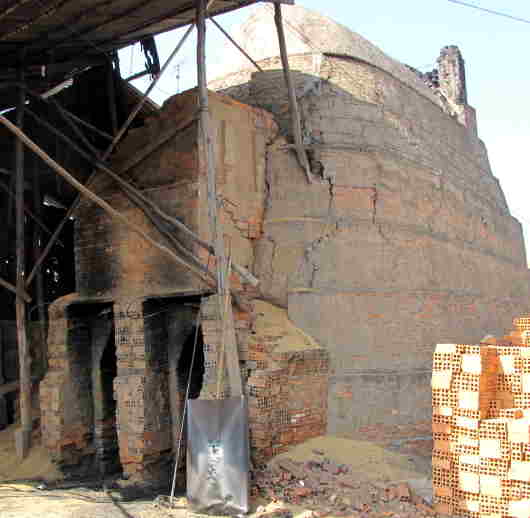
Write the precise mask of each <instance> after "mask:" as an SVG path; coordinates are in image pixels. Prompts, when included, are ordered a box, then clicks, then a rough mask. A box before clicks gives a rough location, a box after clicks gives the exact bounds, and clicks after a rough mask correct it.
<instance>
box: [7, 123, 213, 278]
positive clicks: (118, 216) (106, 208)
mask: <svg viewBox="0 0 530 518" xmlns="http://www.w3.org/2000/svg"><path fill="white" fill-rule="evenodd" d="M0 123H1V124H3V125H4V126H5V127H6V128H7V129H8V130H9V131H11V133H13V134H14V135H16V136H17V137H18V140H20V141H22V143H23V144H24V145H25V146H27V147H28V148H29V149H31V151H33V152H34V153H35V154H36V155H38V156H39V157H40V158H41V159H42V160H43V161H44V162H45V163H46V164H47V165H48V166H50V167H51V168H52V169H53V170H54V171H55V172H56V173H57V174H58V175H60V176H62V177H63V178H64V179H65V180H66V181H67V182H68V183H69V184H70V185H72V187H74V188H75V189H77V190H78V191H79V192H80V193H81V194H83V195H84V196H85V197H87V198H88V199H89V200H91V201H92V202H94V203H95V204H96V205H98V206H99V207H101V208H102V209H103V210H104V211H105V212H107V213H108V214H109V215H111V216H113V217H114V218H115V219H117V220H118V221H120V222H121V223H123V224H124V225H125V226H126V227H128V228H129V229H130V230H132V231H133V232H135V233H136V234H138V235H139V236H140V237H142V238H143V239H144V240H145V241H147V242H148V243H150V244H151V245H152V246H154V247H155V248H157V249H158V250H160V251H161V252H163V253H164V254H166V255H167V256H169V257H170V258H171V259H172V260H173V261H174V262H176V263H177V264H179V265H180V266H183V267H184V268H186V269H187V270H189V271H190V272H191V273H194V274H195V275H197V276H198V277H199V278H201V280H203V281H205V282H206V283H207V284H208V285H211V281H210V280H209V279H205V276H204V274H203V272H201V271H200V270H198V269H197V268H195V267H194V266H191V265H190V264H189V263H187V262H186V261H185V260H183V259H182V258H181V257H179V256H178V255H176V254H175V253H174V252H173V251H172V250H170V249H169V248H167V247H166V246H164V245H161V244H160V243H158V242H157V241H155V240H154V239H153V238H152V237H151V236H150V235H149V234H148V233H147V232H145V231H144V230H143V229H141V228H140V227H139V226H137V225H136V224H135V223H133V222H131V221H130V220H129V218H127V216H125V215H123V214H121V213H120V212H118V211H117V210H115V209H114V208H113V207H111V206H110V205H109V204H108V203H107V202H106V201H105V200H103V199H102V198H100V197H99V196H97V195H96V194H94V193H93V192H92V191H91V190H90V189H88V188H87V187H85V186H84V185H83V184H82V183H81V182H79V181H77V180H76V179H75V178H74V177H73V176H72V175H71V174H70V173H69V172H68V171H67V170H66V169H64V168H63V167H61V166H60V165H59V164H58V163H57V162H55V160H53V159H52V158H51V157H50V156H49V155H48V154H47V153H46V152H45V151H44V150H43V149H41V148H40V147H39V146H38V145H37V144H35V142H33V141H32V140H31V139H30V138H29V137H28V136H27V135H26V134H25V133H24V132H22V131H20V130H19V129H18V128H17V127H16V126H15V125H14V124H12V123H11V122H10V121H9V120H8V119H6V118H5V117H4V116H2V115H0Z"/></svg>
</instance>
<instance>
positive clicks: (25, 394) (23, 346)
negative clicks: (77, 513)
mask: <svg viewBox="0 0 530 518" xmlns="http://www.w3.org/2000/svg"><path fill="white" fill-rule="evenodd" d="M23 57H24V56H23V51H22V53H21V55H20V62H19V68H18V80H19V81H20V82H22V83H23V82H24V59H23ZM25 104H26V90H25V89H24V88H20V90H19V97H18V106H17V118H16V122H17V126H18V128H17V126H15V125H14V124H12V123H11V122H9V121H8V122H9V124H10V125H11V126H13V127H14V128H15V129H16V130H17V131H20V130H19V128H22V127H23V125H24V106H25ZM2 118H3V117H2ZM5 120H7V119H5ZM15 174H16V180H15V193H16V204H15V206H16V247H17V282H16V291H17V297H16V319H17V344H18V361H19V379H20V430H19V431H18V433H19V440H18V441H17V455H18V457H19V458H22V459H23V458H25V457H26V456H27V454H28V451H29V449H30V448H31V432H32V428H33V420H32V409H31V370H30V356H29V348H28V342H27V336H26V302H25V301H24V299H23V298H22V297H21V296H20V294H21V293H22V292H23V291H24V287H25V282H24V281H25V279H24V277H25V273H26V243H25V225H24V147H23V146H22V142H21V141H20V140H19V139H16V140H15Z"/></svg>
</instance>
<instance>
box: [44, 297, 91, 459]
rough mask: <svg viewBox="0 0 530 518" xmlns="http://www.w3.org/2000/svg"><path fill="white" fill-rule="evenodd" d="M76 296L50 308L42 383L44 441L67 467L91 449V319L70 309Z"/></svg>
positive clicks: (89, 452) (60, 301)
mask: <svg viewBox="0 0 530 518" xmlns="http://www.w3.org/2000/svg"><path fill="white" fill-rule="evenodd" d="M77 300H78V296H77V294H73V295H68V296H65V297H61V298H60V299H58V300H56V301H55V302H54V303H53V304H52V305H51V306H50V308H49V316H50V327H49V334H48V371H47V373H46V376H45V378H44V379H43V381H42V382H41V384H40V406H41V431H42V439H43V444H44V446H45V447H46V448H47V449H48V450H49V451H50V453H51V455H52V459H53V460H54V461H55V462H57V463H58V464H60V465H62V466H65V467H68V466H72V465H76V464H79V463H80V462H81V461H82V460H83V459H84V458H86V457H88V460H89V462H90V458H91V457H92V455H93V454H94V453H95V452H94V449H93V447H92V439H93V421H94V419H93V403H92V382H91V349H90V323H89V322H88V320H87V319H86V318H83V317H82V316H77V315H75V313H72V311H71V307H72V305H73V303H74V302H76V301H77Z"/></svg>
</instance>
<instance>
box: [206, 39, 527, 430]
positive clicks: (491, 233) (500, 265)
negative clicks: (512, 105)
mask: <svg viewBox="0 0 530 518" xmlns="http://www.w3.org/2000/svg"><path fill="white" fill-rule="evenodd" d="M250 44H252V43H250ZM290 65H291V70H292V78H293V81H294V83H295V88H296V93H297V97H298V99H299V104H300V110H301V114H302V126H303V136H304V141H305V143H306V144H307V146H308V149H309V150H310V155H311V160H312V162H313V164H314V165H318V164H320V173H319V174H316V175H315V178H316V181H315V182H314V183H313V184H311V185H308V184H307V181H306V179H305V177H304V174H303V172H302V171H301V170H300V168H299V167H298V165H297V163H296V158H295V156H294V152H293V151H292V135H291V130H290V121H289V110H288V97H287V93H286V90H285V87H284V86H283V85H284V82H283V78H282V71H281V64H280V61H279V58H278V57H269V58H267V59H263V60H262V61H261V62H260V66H262V68H263V69H264V72H255V71H253V70H251V69H250V68H245V69H242V70H239V71H236V72H234V73H232V74H229V75H226V76H224V77H221V78H219V79H217V80H215V81H212V82H211V83H210V87H211V88H213V89H216V90H220V91H221V92H223V93H226V94H228V95H231V96H233V97H234V98H236V99H238V100H240V101H242V102H246V103H249V104H251V105H256V106H260V107H262V108H265V109H267V110H269V111H270V112H271V113H273V114H274V115H275V118H276V120H277V122H278V124H279V125H280V128H281V132H282V137H284V138H279V139H277V140H276V141H275V142H274V143H273V144H272V145H271V146H269V148H268V160H267V173H268V174H267V188H268V190H267V194H268V196H267V200H266V211H265V216H264V217H265V219H264V222H263V236H262V238H261V239H259V240H258V241H257V243H256V247H255V258H256V259H255V263H254V267H255V272H256V274H257V276H258V277H259V278H260V279H261V281H262V283H261V290H262V293H263V294H264V295H265V296H266V297H267V300H271V301H274V303H275V304H278V305H281V306H283V307H286V308H288V311H289V315H290V317H291V318H292V320H293V322H294V323H295V324H296V325H297V326H299V327H300V328H302V329H304V330H305V331H306V332H308V333H309V334H311V335H312V336H314V337H315V338H316V339H317V340H318V341H319V343H321V344H322V345H323V346H324V347H326V348H327V349H328V350H329V352H330V362H331V365H330V368H331V378H330V380H331V383H330V390H329V403H328V411H329V416H328V417H329V420H328V422H329V429H328V431H329V432H330V433H348V432H349V430H350V429H351V428H358V427H362V426H369V425H372V424H376V423H385V424H391V423H392V424H408V423H412V422H417V421H423V420H428V419H430V417H431V415H430V413H431V405H430V401H429V397H428V395H429V389H428V384H429V378H430V362H431V348H432V345H433V344H435V343H437V342H442V341H445V340H447V339H448V338H447V337H449V336H452V337H453V338H452V339H453V340H458V341H461V342H462V343H466V342H473V341H476V340H480V338H481V337H482V336H483V335H484V332H485V331H484V330H487V332H488V333H494V334H502V333H504V332H506V329H507V328H508V327H509V325H510V321H511V318H512V316H513V314H514V312H516V311H518V308H520V307H521V306H522V305H524V304H525V303H526V300H527V298H528V296H529V293H530V282H529V280H530V278H529V275H528V269H527V265H526V252H525V249H524V241H523V236H522V230H521V225H520V224H519V222H518V221H517V220H516V219H515V218H513V217H512V216H511V215H510V214H509V210H508V206H507V203H506V200H505V198H504V195H503V193H502V190H501V188H500V186H499V184H498V181H497V180H496V179H495V177H494V176H493V174H492V172H491V168H490V165H489V162H488V158H487V152H486V149H485V147H484V144H483V143H482V142H481V141H480V139H479V138H478V137H477V135H476V134H475V132H474V131H472V130H471V129H472V128H471V126H472V124H471V125H468V124H464V125H462V124H459V121H458V120H456V119H455V118H454V117H452V116H451V115H450V112H448V111H447V110H445V108H444V107H443V106H440V104H439V103H437V102H433V99H432V98H431V97H432V96H425V95H421V92H419V91H418V90H416V89H413V88H410V85H408V84H407V83H406V82H405V81H402V80H401V79H400V78H399V77H398V76H396V75H393V74H391V73H389V70H388V69H385V68H381V67H379V66H377V64H376V63H373V62H372V61H371V60H362V61H361V60H356V59H352V58H349V57H347V56H341V57H339V56H337V55H327V54H325V53H324V54H316V53H315V52H306V53H303V54H302V53H300V54H295V55H291V56H290ZM431 93H432V92H431ZM462 106H464V105H462ZM464 108H465V110H467V111H466V113H467V114H468V115H469V116H470V117H471V116H472V108H471V107H469V106H468V105H465V106H464ZM444 110H445V111H444ZM460 122H461V121H460ZM315 170H318V168H317V169H315ZM492 271H495V272H496V275H494V276H492V275H491V272H492ZM507 286H508V287H509V288H508V289H506V287H507ZM324 322H325V324H323V323H324ZM345 322H347V323H348V325H345V324H344V323H345ZM455 330H456V332H457V335H455V334H454V333H455ZM411 350H412V351H414V354H410V352H411ZM404 387H405V388H404ZM367 397H370V398H371V400H372V401H373V405H371V406H370V408H369V409H367V408H366V406H365V404H364V402H365V401H366V398H367Z"/></svg>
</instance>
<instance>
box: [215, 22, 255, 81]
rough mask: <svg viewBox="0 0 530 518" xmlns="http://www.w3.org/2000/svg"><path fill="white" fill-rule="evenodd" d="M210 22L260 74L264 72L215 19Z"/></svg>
mask: <svg viewBox="0 0 530 518" xmlns="http://www.w3.org/2000/svg"><path fill="white" fill-rule="evenodd" d="M210 21H211V22H212V23H213V24H214V25H215V26H216V27H217V28H218V29H219V30H220V31H221V32H222V33H223V34H224V35H225V36H226V38H227V39H228V41H230V42H231V43H232V45H234V47H235V48H236V49H237V50H239V52H241V54H243V56H245V57H246V58H247V59H248V60H249V61H250V62H251V63H252V64H253V65H254V66H255V67H256V68H257V69H258V70H259V71H260V72H263V68H261V67H260V66H259V65H258V64H257V63H256V62H255V61H254V60H253V59H252V58H251V57H250V56H249V54H248V53H247V52H246V51H245V49H243V47H241V46H240V45H239V44H238V43H237V41H236V40H234V38H232V36H230V34H228V32H226V31H225V30H224V29H223V28H222V27H221V25H219V24H218V23H217V22H216V21H215V20H214V19H213V18H210Z"/></svg>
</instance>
